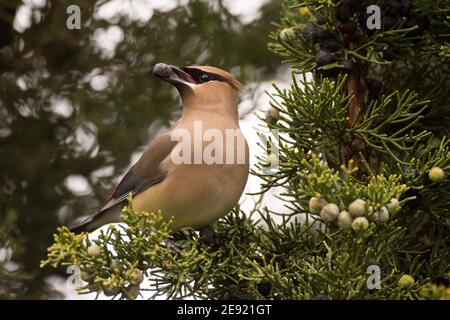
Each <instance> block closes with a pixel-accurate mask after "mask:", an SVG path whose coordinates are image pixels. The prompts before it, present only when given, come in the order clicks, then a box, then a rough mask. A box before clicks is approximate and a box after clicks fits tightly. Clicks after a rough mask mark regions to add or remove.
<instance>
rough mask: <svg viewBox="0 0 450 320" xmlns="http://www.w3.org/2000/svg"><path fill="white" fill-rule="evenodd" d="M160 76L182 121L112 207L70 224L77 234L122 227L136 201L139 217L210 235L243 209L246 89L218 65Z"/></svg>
mask: <svg viewBox="0 0 450 320" xmlns="http://www.w3.org/2000/svg"><path fill="white" fill-rule="evenodd" d="M153 74H154V75H156V76H157V77H159V78H160V79H161V80H163V81H165V82H168V83H170V84H172V85H173V86H174V87H175V88H176V89H177V91H178V93H179V95H180V97H181V103H182V113H181V116H180V118H179V119H178V120H177V121H176V122H175V123H174V124H173V125H172V126H171V127H170V128H168V129H167V130H166V131H164V132H163V133H161V134H160V135H159V136H157V137H156V138H154V139H153V140H152V141H151V142H150V143H149V145H148V146H147V147H146V148H145V150H144V152H143V154H142V156H141V157H140V158H139V160H138V161H137V162H136V163H135V164H134V165H133V166H132V167H131V168H130V169H129V170H128V172H127V173H126V174H125V176H124V177H123V178H122V179H121V181H120V182H119V184H118V185H117V187H116V188H115V189H114V191H113V192H112V193H111V195H110V197H109V199H108V200H107V201H106V204H105V205H104V206H103V207H102V208H101V209H100V210H98V212H95V213H94V214H91V215H88V216H85V217H84V218H82V220H81V221H78V222H75V223H72V224H71V225H69V230H70V231H72V232H74V233H81V232H92V231H94V230H96V229H98V228H100V227H102V226H104V225H107V224H111V223H120V222H122V220H121V213H122V208H123V207H124V206H125V205H126V204H127V201H128V200H127V199H128V196H129V195H131V196H132V200H131V206H132V209H133V210H135V211H148V212H157V211H161V212H162V215H163V217H164V218H165V219H166V220H167V221H168V220H169V219H172V223H171V224H170V225H169V228H170V229H171V230H172V231H173V232H176V231H179V230H180V229H181V228H183V227H192V228H194V229H197V230H201V229H202V228H208V227H209V226H210V225H211V224H212V223H213V222H215V221H216V220H218V219H220V218H222V217H223V216H225V215H226V214H227V213H229V212H230V211H231V210H233V208H234V207H235V206H236V205H237V203H238V201H239V199H240V197H241V195H242V193H243V191H244V188H245V185H246V182H247V178H248V174H249V147H248V144H247V141H246V140H245V137H244V136H243V134H242V132H241V130H240V127H239V115H238V108H237V96H238V93H239V92H240V91H242V88H243V85H242V84H241V83H240V82H239V81H238V80H237V79H236V78H235V77H234V76H233V75H232V74H230V73H228V72H226V71H224V70H222V69H219V68H217V67H213V66H185V67H178V66H174V65H170V64H166V63H158V64H156V65H155V66H154V67H153ZM199 130H200V132H198V131H199ZM199 137H200V139H199ZM199 155H200V156H199ZM203 158H204V159H203Z"/></svg>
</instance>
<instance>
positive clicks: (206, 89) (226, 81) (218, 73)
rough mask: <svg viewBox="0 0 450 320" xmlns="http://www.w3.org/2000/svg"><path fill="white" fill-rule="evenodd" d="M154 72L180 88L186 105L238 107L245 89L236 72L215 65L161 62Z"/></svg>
mask: <svg viewBox="0 0 450 320" xmlns="http://www.w3.org/2000/svg"><path fill="white" fill-rule="evenodd" d="M153 73H154V74H155V75H156V76H158V77H159V78H161V79H162V80H164V81H166V82H169V83H171V84H173V85H174V86H175V87H176V88H177V89H178V92H179V93H180V95H181V98H182V100H183V104H184V105H185V106H186V105H192V106H195V107H202V108H208V106H214V105H218V104H219V105H230V106H234V107H235V106H236V96H237V93H238V92H239V91H240V90H242V84H241V83H240V82H239V81H238V80H237V79H236V78H235V77H234V76H233V75H232V74H230V73H228V72H226V71H224V70H221V69H219V68H216V67H211V66H188V67H177V66H173V65H168V64H165V63H158V64H156V65H155V67H154V68H153Z"/></svg>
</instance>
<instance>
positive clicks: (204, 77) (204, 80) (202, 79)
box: [200, 74, 210, 82]
mask: <svg viewBox="0 0 450 320" xmlns="http://www.w3.org/2000/svg"><path fill="white" fill-rule="evenodd" d="M209 80H210V78H209V76H208V75H207V74H202V75H201V76H200V81H201V82H208V81H209Z"/></svg>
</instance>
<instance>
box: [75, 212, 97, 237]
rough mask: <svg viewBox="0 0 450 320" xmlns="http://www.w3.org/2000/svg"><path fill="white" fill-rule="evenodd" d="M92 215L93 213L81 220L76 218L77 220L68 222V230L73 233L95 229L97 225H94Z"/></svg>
mask: <svg viewBox="0 0 450 320" xmlns="http://www.w3.org/2000/svg"><path fill="white" fill-rule="evenodd" d="M94 217H95V215H93V216H90V217H87V218H85V219H83V220H81V221H79V220H78V221H74V222H73V223H70V224H69V225H68V227H69V231H70V232H73V233H75V234H79V233H81V232H92V231H94V230H95V229H97V227H94V223H93V222H94Z"/></svg>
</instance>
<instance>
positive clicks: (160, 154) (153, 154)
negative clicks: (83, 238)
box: [69, 133, 177, 233]
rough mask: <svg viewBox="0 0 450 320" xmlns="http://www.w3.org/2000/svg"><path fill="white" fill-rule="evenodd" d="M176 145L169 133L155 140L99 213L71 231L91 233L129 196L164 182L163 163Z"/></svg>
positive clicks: (78, 224)
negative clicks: (98, 223) (110, 211)
mask: <svg viewBox="0 0 450 320" xmlns="http://www.w3.org/2000/svg"><path fill="white" fill-rule="evenodd" d="M176 143H177V142H176V141H172V140H171V138H170V134H167V133H166V134H163V135H161V136H159V137H158V138H156V139H155V140H153V141H152V142H151V143H150V145H149V146H148V147H147V148H146V150H145V151H144V153H143V154H142V156H141V158H140V159H139V160H138V162H137V163H136V164H135V165H134V166H133V167H131V169H130V170H129V171H128V172H127V174H126V175H125V176H124V177H123V178H122V180H121V181H120V183H119V184H118V186H117V187H116V188H115V189H114V191H113V192H112V194H111V196H110V198H109V200H108V202H107V203H106V204H105V205H104V206H103V207H102V208H101V209H100V210H99V211H98V212H96V213H95V214H92V215H91V216H88V217H84V219H83V221H81V222H78V223H74V224H72V225H71V226H70V227H69V229H70V230H71V231H73V232H75V233H78V232H81V231H86V230H89V231H91V230H92V229H93V228H96V227H98V226H97V225H96V221H100V220H102V217H103V216H104V214H105V213H106V212H107V211H108V210H109V209H111V208H113V207H115V206H117V205H119V204H121V203H123V202H124V201H125V200H126V199H127V197H128V195H130V194H131V195H136V194H138V193H140V192H142V191H144V190H146V189H147V188H149V187H151V186H152V185H155V184H157V183H160V182H161V181H163V180H164V178H165V177H166V176H167V171H166V170H164V169H163V168H162V167H161V162H162V161H163V160H164V159H165V158H167V157H168V156H169V155H170V153H171V151H172V149H173V148H174V147H175V145H176Z"/></svg>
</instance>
